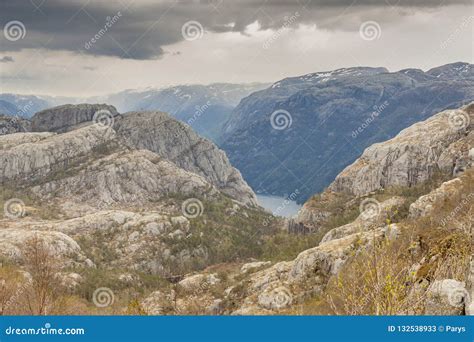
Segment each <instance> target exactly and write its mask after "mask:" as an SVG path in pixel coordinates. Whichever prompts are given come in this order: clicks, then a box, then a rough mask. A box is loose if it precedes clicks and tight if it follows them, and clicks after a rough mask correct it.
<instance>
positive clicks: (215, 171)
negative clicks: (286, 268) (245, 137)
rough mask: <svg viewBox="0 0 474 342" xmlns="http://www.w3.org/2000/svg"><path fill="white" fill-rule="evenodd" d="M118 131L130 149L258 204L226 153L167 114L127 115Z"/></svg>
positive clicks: (116, 124) (118, 123)
mask: <svg viewBox="0 0 474 342" xmlns="http://www.w3.org/2000/svg"><path fill="white" fill-rule="evenodd" d="M114 128H115V129H116V131H117V134H118V136H119V138H120V139H121V140H122V141H124V142H125V144H126V145H127V146H129V147H130V148H134V149H147V150H150V151H152V152H154V153H156V154H158V155H159V156H160V157H162V158H165V159H168V160H169V161H171V162H173V163H175V164H176V165H177V166H179V167H181V168H183V169H184V170H187V171H190V172H193V173H196V174H198V175H201V176H203V177H204V178H206V179H207V180H208V181H209V182H210V183H212V184H214V185H215V186H216V187H217V188H219V189H220V190H221V191H222V192H223V193H225V194H227V195H229V196H231V197H233V198H234V199H237V200H238V201H241V202H243V203H246V204H250V205H256V204H257V200H256V196H255V194H254V192H253V191H252V189H250V187H249V186H248V185H247V183H245V181H244V180H243V178H242V176H241V175H240V172H239V171H238V170H237V169H235V168H233V167H232V165H230V162H229V160H228V159H227V156H226V155H225V153H224V152H223V151H221V150H219V149H218V148H217V147H216V146H215V145H214V144H213V143H212V142H210V141H209V140H207V139H204V138H202V137H200V136H199V135H197V134H196V133H195V132H194V131H193V130H192V129H191V128H190V127H189V126H187V125H185V124H183V123H181V122H179V121H177V120H175V119H173V118H171V117H170V116H169V115H167V114H166V113H161V112H130V113H126V114H125V115H123V116H121V117H120V119H119V120H117V121H116V123H115V126H114Z"/></svg>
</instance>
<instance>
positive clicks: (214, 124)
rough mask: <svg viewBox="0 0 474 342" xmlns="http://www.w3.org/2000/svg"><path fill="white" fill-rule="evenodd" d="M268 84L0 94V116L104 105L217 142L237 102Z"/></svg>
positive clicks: (221, 84) (24, 116)
mask: <svg viewBox="0 0 474 342" xmlns="http://www.w3.org/2000/svg"><path fill="white" fill-rule="evenodd" d="M267 86H268V84H263V83H252V84H230V83H215V84H211V85H183V86H175V87H168V88H162V89H156V88H147V89H142V90H124V91H121V92H118V93H114V94H110V95H106V96H97V97H90V98H71V97H51V96H33V95H17V94H0V113H2V114H7V115H17V116H20V117H23V118H30V117H31V116H33V115H34V114H35V113H36V112H38V111H40V110H43V109H47V108H50V107H54V106H58V105H62V104H79V103H107V104H111V105H113V106H115V107H116V108H117V110H118V111H119V112H121V113H125V112H129V111H143V110H159V111H163V112H167V113H169V114H170V115H172V116H173V117H175V118H176V119H178V120H180V121H183V122H185V123H187V124H189V125H190V126H191V127H193V128H194V130H195V131H196V132H198V133H199V134H200V135H202V136H204V137H207V138H209V139H211V140H213V141H217V140H218V137H219V136H220V134H221V132H222V126H223V124H224V123H225V122H226V121H227V120H228V119H229V117H230V115H231V113H232V110H233V109H234V108H235V106H237V104H238V103H239V101H240V100H241V99H242V98H244V97H246V96H247V95H249V94H251V93H252V92H255V91H258V90H261V89H264V88H266V87H267Z"/></svg>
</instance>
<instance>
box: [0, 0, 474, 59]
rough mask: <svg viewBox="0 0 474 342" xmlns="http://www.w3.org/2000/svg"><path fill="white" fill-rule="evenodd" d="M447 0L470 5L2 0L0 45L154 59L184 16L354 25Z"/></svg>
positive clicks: (216, 25)
mask: <svg viewBox="0 0 474 342" xmlns="http://www.w3.org/2000/svg"><path fill="white" fill-rule="evenodd" d="M448 4H449V5H454V4H467V5H469V4H471V0H450V1H449V2H447V1H445V0H411V1H410V0H356V1H354V0H315V1H310V0H299V1H298V0H292V1H289V0H287V1H284V0H273V1H268V0H266V1H264V0H259V1H257V0H240V1H235V0H234V1H230V0H201V1H197V0H189V1H152V0H136V1H130V0H110V1H101V2H98V1H96V2H92V1H87V0H31V1H16V0H6V1H5V0H4V1H2V3H1V4H0V19H1V24H2V25H3V26H5V25H7V24H8V23H9V22H12V21H20V22H21V23H22V24H23V25H24V27H25V29H26V34H25V35H24V37H23V38H21V39H18V40H14V41H12V40H8V39H6V38H5V37H4V35H2V36H1V38H0V51H18V50H21V49H25V48H34V49H40V48H44V49H49V50H67V51H76V52H80V53H84V54H92V55H97V56H101V55H103V56H116V57H120V58H131V59H154V58H159V57H160V56H162V55H163V54H164V50H163V47H164V46H166V45H170V44H173V43H177V42H179V41H181V40H183V36H182V33H181V29H182V26H183V24H184V23H186V22H188V21H190V20H195V21H198V22H199V23H200V24H201V25H202V27H203V28H204V30H205V31H207V32H229V31H234V32H242V33H244V31H245V28H246V27H247V26H248V25H249V24H251V23H253V22H255V21H256V20H258V22H259V24H260V25H261V29H278V28H280V27H281V25H282V24H283V23H284V21H285V20H286V18H288V16H291V15H293V14H295V13H296V12H298V14H299V16H298V22H297V23H296V24H295V25H299V24H317V25H318V26H319V27H323V28H327V29H330V30H351V29H352V30H355V29H358V23H360V20H361V18H365V13H367V10H379V17H377V20H378V21H379V22H390V21H391V20H396V19H394V18H396V17H397V16H399V15H400V13H401V12H403V11H404V10H406V9H412V8H416V9H418V10H424V9H427V8H428V9H429V8H434V7H439V6H445V5H448ZM391 12H394V13H393V14H392V15H391V14H390V13H391ZM402 15H403V13H402ZM341 17H343V18H344V20H341Z"/></svg>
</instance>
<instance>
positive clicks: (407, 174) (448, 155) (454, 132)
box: [329, 103, 474, 195]
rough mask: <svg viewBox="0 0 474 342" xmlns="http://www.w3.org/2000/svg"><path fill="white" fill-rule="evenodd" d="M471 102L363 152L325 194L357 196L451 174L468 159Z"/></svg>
mask: <svg viewBox="0 0 474 342" xmlns="http://www.w3.org/2000/svg"><path fill="white" fill-rule="evenodd" d="M473 127H474V103H472V104H470V105H468V106H465V107H462V108H459V109H454V110H446V111H444V112H441V113H439V114H436V115H434V116H432V117H431V118H429V119H428V120H425V121H422V122H419V123H416V124H414V125H413V126H410V127H409V128H406V129H404V130H403V131H401V132H400V133H399V134H398V135H397V136H395V137H394V138H393V139H390V140H388V141H384V142H382V143H378V144H374V145H372V146H370V147H369V148H367V149H366V150H365V151H364V153H363V154H362V156H361V157H360V158H358V159H357V160H356V161H355V162H354V163H353V164H352V165H350V166H348V167H347V168H346V169H344V170H343V171H342V172H341V173H340V174H339V175H338V176H337V177H336V180H335V181H334V182H333V183H332V184H331V185H330V186H329V189H330V190H332V191H336V192H348V193H351V194H354V195H363V194H366V193H369V192H371V191H374V190H378V189H381V188H386V187H390V186H407V187H411V186H414V185H416V184H419V183H421V182H424V181H426V180H428V179H430V178H432V177H433V175H434V174H435V173H437V172H440V173H444V174H448V175H453V176H455V175H457V174H458V173H459V172H461V171H463V170H465V169H466V168H468V167H470V166H471V158H472V155H473V154H474V150H472V146H474V130H473Z"/></svg>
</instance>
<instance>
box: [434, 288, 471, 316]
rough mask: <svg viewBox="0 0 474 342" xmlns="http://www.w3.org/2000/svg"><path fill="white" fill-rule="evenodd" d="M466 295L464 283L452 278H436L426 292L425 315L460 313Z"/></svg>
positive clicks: (463, 308)
mask: <svg viewBox="0 0 474 342" xmlns="http://www.w3.org/2000/svg"><path fill="white" fill-rule="evenodd" d="M468 297H469V294H468V292H467V290H466V286H465V283H463V282H460V281H457V280H454V279H443V280H436V281H434V282H433V283H432V284H431V285H430V287H429V288H428V291H427V294H426V303H425V315H442V316H444V315H448V316H449V315H462V314H463V313H464V310H465V305H466V303H467V302H468V300H469V299H468Z"/></svg>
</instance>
